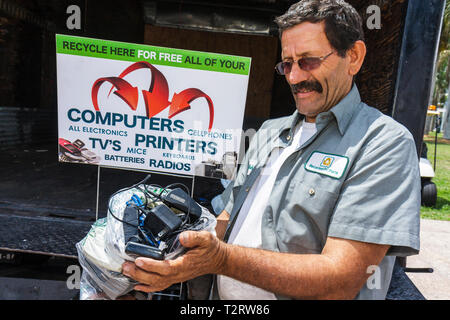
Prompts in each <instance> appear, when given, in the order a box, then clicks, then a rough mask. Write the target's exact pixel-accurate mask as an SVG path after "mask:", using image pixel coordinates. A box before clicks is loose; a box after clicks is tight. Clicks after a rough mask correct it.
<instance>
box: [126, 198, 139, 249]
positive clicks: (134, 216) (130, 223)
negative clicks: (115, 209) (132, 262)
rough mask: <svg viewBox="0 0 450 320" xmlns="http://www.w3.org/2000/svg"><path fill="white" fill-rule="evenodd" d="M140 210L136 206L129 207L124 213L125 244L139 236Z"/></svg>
mask: <svg viewBox="0 0 450 320" xmlns="http://www.w3.org/2000/svg"><path fill="white" fill-rule="evenodd" d="M138 217H139V212H138V209H137V208H136V207H134V206H130V205H127V206H126V207H125V210H124V211H123V219H122V220H123V223H122V225H123V236H124V239H125V243H126V242H128V241H130V239H131V238H133V237H136V236H137V235H138V229H137V227H138V225H137V224H138Z"/></svg>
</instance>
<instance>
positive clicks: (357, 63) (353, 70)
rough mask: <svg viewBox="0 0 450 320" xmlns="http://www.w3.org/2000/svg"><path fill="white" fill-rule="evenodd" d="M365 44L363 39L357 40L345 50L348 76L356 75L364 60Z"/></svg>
mask: <svg viewBox="0 0 450 320" xmlns="http://www.w3.org/2000/svg"><path fill="white" fill-rule="evenodd" d="M366 51H367V49H366V44H365V43H364V41H361V40H358V41H356V42H355V43H354V45H353V47H352V48H351V49H350V50H348V51H347V57H348V58H349V62H350V64H349V68H348V74H349V75H350V76H354V75H356V74H357V73H358V72H359V70H360V69H361V66H362V64H363V62H364V58H365V57H366Z"/></svg>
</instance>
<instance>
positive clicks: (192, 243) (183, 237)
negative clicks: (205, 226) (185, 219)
mask: <svg viewBox="0 0 450 320" xmlns="http://www.w3.org/2000/svg"><path fill="white" fill-rule="evenodd" d="M203 242H204V239H203V237H202V235H201V232H198V231H183V232H182V233H181V234H180V243H181V245H182V246H183V247H185V248H193V247H197V246H199V245H201V244H202V243H203Z"/></svg>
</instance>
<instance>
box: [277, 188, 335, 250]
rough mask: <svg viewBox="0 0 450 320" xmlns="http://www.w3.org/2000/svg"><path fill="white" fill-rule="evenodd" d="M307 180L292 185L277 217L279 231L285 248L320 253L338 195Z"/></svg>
mask: <svg viewBox="0 0 450 320" xmlns="http://www.w3.org/2000/svg"><path fill="white" fill-rule="evenodd" d="M327 189H328V188H327ZM327 189H325V188H323V187H320V188H319V187H317V186H316V185H313V184H311V183H308V182H306V181H298V182H297V183H292V184H291V185H290V186H289V190H288V192H287V193H286V201H285V204H284V205H283V204H282V208H281V210H280V215H279V217H278V218H277V223H276V232H277V235H278V240H279V246H280V249H281V250H282V251H286V252H295V253H320V252H321V251H322V248H323V246H324V245H325V241H326V237H327V232H328V225H329V222H330V218H331V215H332V213H333V210H334V207H335V205H336V201H337V199H338V196H339V195H338V194H337V193H335V192H334V190H330V189H328V190H327Z"/></svg>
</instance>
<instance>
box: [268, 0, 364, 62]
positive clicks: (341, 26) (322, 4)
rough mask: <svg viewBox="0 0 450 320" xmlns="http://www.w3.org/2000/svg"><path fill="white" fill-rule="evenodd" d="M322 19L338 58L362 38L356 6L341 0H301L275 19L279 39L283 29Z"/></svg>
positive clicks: (317, 21) (361, 28)
mask: <svg viewBox="0 0 450 320" xmlns="http://www.w3.org/2000/svg"><path fill="white" fill-rule="evenodd" d="M321 21H325V35H326V37H327V39H328V41H329V42H330V44H331V46H332V47H333V48H334V49H335V50H336V51H337V53H338V55H339V56H341V57H345V55H346V53H347V51H348V50H349V49H350V48H352V47H353V44H354V43H355V42H356V41H358V40H362V41H364V31H363V27H362V19H361V16H360V15H359V14H358V12H357V11H356V10H355V8H353V7H352V6H351V5H350V4H348V3H347V2H345V1H343V0H302V1H299V2H297V3H295V4H293V5H292V6H291V7H290V8H289V9H288V11H286V13H284V14H283V15H282V16H279V17H278V18H276V19H275V22H276V23H277V24H278V28H279V32H280V38H281V35H282V34H283V31H284V30H286V29H289V28H291V27H293V26H296V25H298V24H300V23H302V22H311V23H319V22H321Z"/></svg>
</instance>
